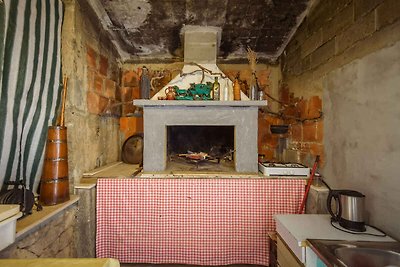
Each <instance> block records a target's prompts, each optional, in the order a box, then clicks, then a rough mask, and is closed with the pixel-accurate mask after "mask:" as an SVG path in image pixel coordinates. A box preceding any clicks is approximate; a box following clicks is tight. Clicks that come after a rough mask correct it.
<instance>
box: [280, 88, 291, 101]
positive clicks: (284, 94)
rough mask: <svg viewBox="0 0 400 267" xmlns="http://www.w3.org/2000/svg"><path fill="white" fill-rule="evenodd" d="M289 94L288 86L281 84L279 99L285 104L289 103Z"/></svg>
mask: <svg viewBox="0 0 400 267" xmlns="http://www.w3.org/2000/svg"><path fill="white" fill-rule="evenodd" d="M289 97H290V95H289V87H288V86H282V87H281V88H280V90H279V100H280V101H281V102H283V103H285V104H288V103H289V100H290V98H289Z"/></svg>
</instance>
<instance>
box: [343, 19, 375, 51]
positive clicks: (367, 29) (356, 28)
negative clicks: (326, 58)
mask: <svg viewBox="0 0 400 267" xmlns="http://www.w3.org/2000/svg"><path fill="white" fill-rule="evenodd" d="M374 31H375V12H370V13H369V14H367V15H366V16H365V17H362V18H360V19H359V20H357V21H356V22H355V23H354V24H353V25H351V26H350V27H349V28H347V29H346V30H345V31H344V32H343V33H342V34H340V35H339V36H337V37H336V54H340V53H341V52H342V51H344V50H345V49H346V48H348V47H350V46H352V45H353V44H354V43H355V42H357V41H359V40H361V39H363V38H365V37H367V36H368V35H370V34H371V33H373V32H374Z"/></svg>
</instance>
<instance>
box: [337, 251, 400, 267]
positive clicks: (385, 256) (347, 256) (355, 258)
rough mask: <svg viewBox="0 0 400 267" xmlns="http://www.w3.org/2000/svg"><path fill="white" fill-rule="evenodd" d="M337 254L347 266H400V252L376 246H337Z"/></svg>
mask: <svg viewBox="0 0 400 267" xmlns="http://www.w3.org/2000/svg"><path fill="white" fill-rule="evenodd" d="M335 255H336V256H337V257H338V259H339V260H340V261H342V262H343V263H344V264H345V265H346V266H349V267H358V266H365V267H367V266H371V267H372V266H374V267H375V266H382V267H383V266H391V267H393V266H398V267H400V253H397V252H394V251H391V250H383V249H376V248H358V247H355V248H349V247H343V248H337V249H335Z"/></svg>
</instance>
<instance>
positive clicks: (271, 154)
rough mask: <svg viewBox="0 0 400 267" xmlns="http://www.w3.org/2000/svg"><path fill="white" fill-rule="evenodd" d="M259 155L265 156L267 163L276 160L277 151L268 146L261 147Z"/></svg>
mask: <svg viewBox="0 0 400 267" xmlns="http://www.w3.org/2000/svg"><path fill="white" fill-rule="evenodd" d="M258 154H260V155H264V160H266V161H272V160H274V159H275V149H272V148H269V147H267V146H262V147H259V148H258Z"/></svg>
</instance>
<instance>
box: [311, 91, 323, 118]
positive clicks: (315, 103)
mask: <svg viewBox="0 0 400 267" xmlns="http://www.w3.org/2000/svg"><path fill="white" fill-rule="evenodd" d="M321 111H322V100H321V98H320V97H319V96H313V97H311V98H310V99H309V100H308V112H307V117H308V118H317V117H319V116H320V114H321Z"/></svg>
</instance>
